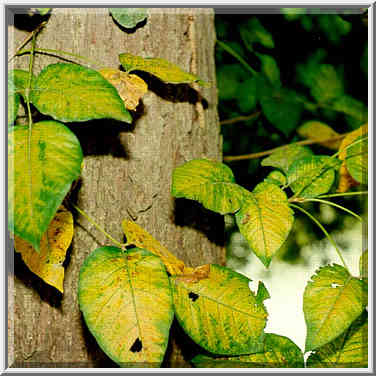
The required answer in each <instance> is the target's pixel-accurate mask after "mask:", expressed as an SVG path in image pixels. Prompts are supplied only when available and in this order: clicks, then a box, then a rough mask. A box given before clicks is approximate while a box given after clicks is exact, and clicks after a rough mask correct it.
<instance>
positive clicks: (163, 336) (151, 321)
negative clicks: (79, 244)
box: [78, 247, 173, 367]
mask: <svg viewBox="0 0 376 376" xmlns="http://www.w3.org/2000/svg"><path fill="white" fill-rule="evenodd" d="M78 299H79V303H80V309H81V311H82V313H83V315H84V318H85V322H86V324H87V326H88V328H89V329H90V332H91V333H92V334H93V336H94V337H95V339H96V340H97V342H98V344H99V346H100V347H101V349H102V350H103V351H104V352H105V353H106V354H107V355H108V356H109V357H110V358H111V359H112V360H113V361H115V362H116V363H117V364H119V365H120V366H122V367H159V366H160V363H161V362H162V359H163V356H164V353H165V351H166V348H167V342H168V335H169V330H170V326H171V322H172V319H173V308H172V297H171V289H170V285H169V280H168V277H167V273H166V270H165V268H164V266H163V264H162V262H161V260H160V258H159V257H156V256H154V255H153V254H151V253H150V252H148V251H146V250H144V249H139V248H133V249H130V250H129V251H127V252H125V253H124V252H123V251H122V250H121V249H119V248H115V247H102V248H98V249H96V250H95V251H94V252H92V253H91V254H90V256H89V257H88V258H87V259H86V260H85V262H84V264H83V265H82V267H81V270H80V278H79V285H78Z"/></svg>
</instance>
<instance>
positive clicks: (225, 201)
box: [171, 159, 247, 214]
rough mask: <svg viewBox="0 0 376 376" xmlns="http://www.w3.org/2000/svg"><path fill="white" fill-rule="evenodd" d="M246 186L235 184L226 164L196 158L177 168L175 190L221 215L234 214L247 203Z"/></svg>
mask: <svg viewBox="0 0 376 376" xmlns="http://www.w3.org/2000/svg"><path fill="white" fill-rule="evenodd" d="M245 192H247V191H246V190H245V189H244V188H242V187H241V186H239V185H237V184H236V183H235V178H234V175H233V173H232V171H231V169H230V168H229V167H227V166H226V165H225V164H223V163H219V162H215V161H210V160H207V159H194V160H192V161H189V162H186V163H184V164H183V165H181V166H179V167H177V168H175V170H174V172H173V175H172V189H171V193H172V195H173V196H174V197H176V198H180V197H185V198H189V199H190V200H196V201H198V202H200V203H201V204H202V205H204V206H205V208H207V209H209V210H213V211H215V212H217V213H220V214H226V213H234V212H236V211H237V210H239V208H240V206H241V205H242V202H243V196H244V193H245Z"/></svg>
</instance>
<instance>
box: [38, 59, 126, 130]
mask: <svg viewBox="0 0 376 376" xmlns="http://www.w3.org/2000/svg"><path fill="white" fill-rule="evenodd" d="M35 86H36V87H35V90H33V91H32V93H31V102H32V103H33V105H34V106H35V107H36V108H37V109H38V110H39V111H40V112H41V113H42V114H45V115H50V116H52V117H53V118H54V119H56V120H61V121H66V122H70V121H87V120H92V119H104V118H110V119H116V120H120V121H124V122H127V123H131V122H132V117H131V115H130V114H129V112H128V111H127V109H126V108H125V106H124V103H123V101H122V100H121V98H120V96H119V94H118V92H117V90H116V89H115V88H114V87H113V86H112V85H111V84H110V83H109V82H108V81H107V80H106V79H105V78H104V77H103V76H102V75H101V74H100V73H98V72H97V71H95V70H93V69H89V68H86V67H83V66H80V65H76V64H62V63H58V64H51V65H48V66H47V67H46V68H44V69H43V70H42V72H41V73H40V74H39V76H38V77H37V79H36V85H35Z"/></svg>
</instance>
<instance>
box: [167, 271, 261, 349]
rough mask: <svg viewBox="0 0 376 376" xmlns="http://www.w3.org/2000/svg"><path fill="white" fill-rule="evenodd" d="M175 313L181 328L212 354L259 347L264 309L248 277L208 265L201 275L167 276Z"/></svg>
mask: <svg viewBox="0 0 376 376" xmlns="http://www.w3.org/2000/svg"><path fill="white" fill-rule="evenodd" d="M170 280H171V287H172V290H173V300H174V307H175V314H176V317H177V319H178V321H179V323H180V325H181V326H182V327H183V329H184V331H185V332H186V333H187V334H188V335H189V336H190V337H191V338H192V339H193V340H194V341H195V342H196V343H197V344H199V345H200V346H201V347H203V348H204V349H205V350H207V351H210V352H212V353H214V354H223V355H225V354H227V355H239V354H249V353H253V352H259V351H262V349H263V341H264V327H265V325H266V318H267V312H266V310H265V307H264V306H263V304H262V303H257V300H256V297H255V295H254V293H253V292H252V291H251V290H250V289H249V286H248V283H249V281H250V280H249V279H248V278H247V277H245V276H243V275H241V274H239V273H236V272H234V271H233V270H231V269H228V268H225V267H222V266H218V265H210V271H209V273H208V275H207V276H206V277H205V278H202V279H199V280H198V281H197V280H196V281H191V280H188V279H186V278H185V277H184V276H173V277H170Z"/></svg>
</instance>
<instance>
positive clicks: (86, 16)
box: [8, 8, 224, 367]
mask: <svg viewBox="0 0 376 376" xmlns="http://www.w3.org/2000/svg"><path fill="white" fill-rule="evenodd" d="M34 17H38V16H34ZM213 19H214V15H213V11H212V10H211V9H149V16H148V19H147V22H146V23H145V25H144V26H142V27H140V28H138V29H136V30H132V32H127V31H126V30H122V29H121V28H119V26H118V25H116V24H115V23H114V20H113V19H112V18H111V17H110V16H109V14H108V10H107V9H75V8H74V9H63V8H56V9H53V12H52V14H51V16H50V18H49V20H48V23H47V25H46V26H45V28H44V29H43V30H42V31H41V32H40V34H39V36H38V38H37V47H39V48H49V49H57V50H64V51H71V52H74V53H76V54H79V55H82V56H86V57H88V58H90V59H91V60H94V61H98V63H99V64H100V65H102V64H103V65H105V66H108V67H119V60H118V54H119V53H121V52H130V53H132V54H135V55H141V56H144V57H147V56H149V57H162V58H164V59H167V60H168V61H171V62H173V63H176V64H178V65H179V66H180V67H182V68H183V69H185V70H187V71H189V72H191V73H195V74H197V75H198V76H199V77H200V78H202V79H204V80H208V81H211V83H212V86H211V87H210V88H205V89H203V88H198V87H196V85H192V86H193V88H192V87H189V86H188V85H167V84H163V83H161V82H160V81H158V80H157V79H155V78H153V77H151V76H149V75H146V74H144V75H143V76H142V77H143V78H144V79H145V80H146V81H147V82H148V84H149V92H148V93H147V94H146V95H145V96H144V97H143V99H142V103H141V105H139V107H138V108H137V111H136V116H134V121H133V124H132V125H127V124H125V123H120V122H116V121H111V120H100V121H91V122H87V123H74V124H67V125H68V126H69V127H70V129H71V130H72V131H73V132H75V133H76V135H77V136H78V138H79V140H80V142H81V145H82V148H83V151H84V155H85V159H84V168H83V171H82V175H81V180H80V184H78V185H77V187H76V189H75V191H74V193H73V194H72V196H71V197H72V199H73V200H75V202H77V205H78V206H79V207H80V208H82V209H83V210H84V211H85V212H86V213H88V214H89V215H90V216H91V217H92V218H95V220H96V221H97V223H99V224H100V225H101V226H103V227H104V228H105V230H106V231H107V232H109V233H110V234H111V235H112V236H113V237H115V238H116V239H118V240H121V239H123V234H122V230H121V222H122V220H123V219H125V218H127V219H131V220H134V221H135V222H137V223H138V224H139V225H141V226H142V227H144V228H145V229H146V230H147V231H149V232H150V233H151V234H152V235H153V236H154V237H155V238H156V239H158V240H159V241H160V242H161V243H162V244H164V245H165V246H167V247H168V248H169V250H170V251H171V252H172V253H174V254H175V255H176V256H178V257H179V258H181V259H183V260H184V261H185V262H186V263H187V264H188V265H190V266H197V265H202V264H205V263H219V264H223V263H224V249H223V241H224V239H223V226H224V225H223V218H222V217H220V216H217V215H215V214H213V213H211V212H208V211H206V210H204V209H203V208H202V207H201V206H200V205H198V204H196V203H195V202H193V201H188V200H184V199H179V200H174V199H173V198H172V196H171V193H170V186H171V174H172V171H173V169H174V168H175V167H176V166H178V165H181V164H182V163H183V162H186V161H188V160H191V159H193V158H203V157H206V158H211V159H215V160H220V159H221V141H220V132H219V125H218V117H217V97H216V86H215V66H214V43H215V32H214V22H213ZM25 20H26V17H23V16H16V17H14V25H11V26H10V28H9V38H10V40H9V49H10V54H12V53H14V50H15V48H16V47H18V46H19V44H20V43H21V42H22V41H23V39H24V38H25V36H26V35H27V33H26V32H25V29H23V30H21V29H20V28H22V27H23V26H25ZM26 21H27V22H30V21H28V20H26ZM29 31H30V29H29ZM73 60H74V59H73ZM57 61H61V60H58V59H56V58H54V57H51V56H43V55H40V54H39V55H36V58H35V65H34V73H35V74H37V73H39V71H40V70H41V69H42V68H43V67H45V66H46V65H47V64H50V63H55V62H57ZM76 61H77V60H76ZM27 66H28V56H27V55H24V56H23V57H17V58H15V59H14V60H13V62H12V64H11V66H10V68H22V69H27ZM92 68H96V67H92ZM197 90H199V92H198V91H197ZM75 219H76V221H77V224H76V226H75V235H74V240H73V244H72V247H71V248H70V250H69V255H68V257H67V261H66V274H65V280H64V295H61V294H59V293H57V291H56V290H54V289H53V288H51V287H49V286H48V285H46V284H44V283H43V282H42V281H41V280H40V279H39V278H38V277H36V276H34V275H33V274H32V273H31V272H30V271H29V270H28V269H27V267H26V266H25V265H24V264H23V263H22V261H21V260H20V258H19V257H18V256H17V255H15V268H14V275H13V274H12V273H11V275H10V276H9V290H8V291H9V321H8V322H9V366H10V367H34V366H42V367H116V364H115V363H113V362H112V361H111V360H110V359H109V358H108V357H107V356H106V355H105V354H104V353H103V352H102V350H101V349H100V348H99V346H98V345H97V343H96V341H95V339H94V337H93V336H92V335H91V334H90V332H89V330H88V329H87V327H86V326H85V323H84V320H83V317H82V315H81V312H80V310H79V306H78V300H77V284H78V275H79V270H80V267H81V265H82V263H83V261H84V260H85V258H86V257H87V256H88V255H89V254H90V253H91V252H92V251H93V250H94V249H96V248H98V247H99V246H102V245H105V244H107V245H108V244H110V243H109V241H108V240H107V238H105V237H104V236H103V234H101V233H100V232H98V231H97V230H96V228H95V227H93V225H92V224H90V223H89V222H88V221H87V220H85V219H84V218H83V217H81V216H77V215H76V214H75ZM171 338H172V340H171V341H170V344H169V348H168V351H167V353H166V357H165V361H164V363H163V366H166V367H170V366H171V367H187V366H189V365H188V363H187V359H189V357H190V356H191V355H192V353H193V352H194V347H192V346H193V344H192V343H191V342H190V341H189V339H188V337H186V336H185V334H184V333H183V332H182V330H181V329H180V328H179V327H178V326H177V324H176V323H174V325H173V330H172V336H171Z"/></svg>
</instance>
